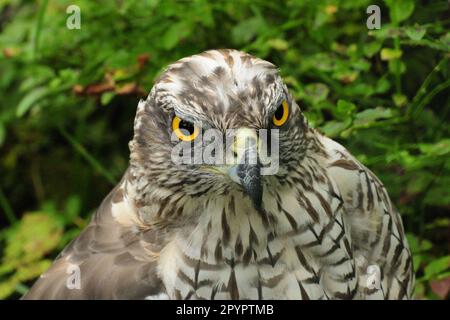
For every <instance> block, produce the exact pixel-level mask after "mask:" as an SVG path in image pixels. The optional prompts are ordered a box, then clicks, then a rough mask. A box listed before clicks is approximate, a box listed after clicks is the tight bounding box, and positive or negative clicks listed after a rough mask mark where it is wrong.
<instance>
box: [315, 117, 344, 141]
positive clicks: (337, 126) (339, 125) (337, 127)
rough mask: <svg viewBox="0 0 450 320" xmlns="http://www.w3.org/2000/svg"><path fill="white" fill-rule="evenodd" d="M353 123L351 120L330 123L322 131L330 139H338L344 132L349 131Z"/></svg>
mask: <svg viewBox="0 0 450 320" xmlns="http://www.w3.org/2000/svg"><path fill="white" fill-rule="evenodd" d="M351 123H352V120H351V119H347V120H345V121H336V120H332V121H328V122H327V123H326V124H325V125H324V126H322V127H321V128H320V129H321V130H322V132H323V133H324V134H325V135H327V136H328V137H330V138H333V137H337V136H338V135H339V134H340V133H341V132H342V131H344V130H345V129H347V128H348V127H349V126H350V125H351Z"/></svg>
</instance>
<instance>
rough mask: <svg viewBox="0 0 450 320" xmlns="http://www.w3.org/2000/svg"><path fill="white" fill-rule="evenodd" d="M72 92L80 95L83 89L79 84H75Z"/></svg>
mask: <svg viewBox="0 0 450 320" xmlns="http://www.w3.org/2000/svg"><path fill="white" fill-rule="evenodd" d="M72 92H73V93H75V94H78V95H81V94H83V92H84V87H83V86H82V85H81V84H76V85H74V86H73V88H72Z"/></svg>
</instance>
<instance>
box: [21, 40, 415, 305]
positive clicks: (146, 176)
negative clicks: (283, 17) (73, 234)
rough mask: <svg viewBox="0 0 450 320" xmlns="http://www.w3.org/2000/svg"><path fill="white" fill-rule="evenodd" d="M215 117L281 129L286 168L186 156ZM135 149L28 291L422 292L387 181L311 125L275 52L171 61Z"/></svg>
mask: <svg viewBox="0 0 450 320" xmlns="http://www.w3.org/2000/svg"><path fill="white" fill-rule="evenodd" d="M207 129H215V130H218V131H219V132H222V133H223V134H224V135H226V132H228V130H229V129H237V130H238V132H241V133H242V132H243V133H242V134H241V135H240V136H239V134H240V133H238V134H237V135H236V141H239V139H241V140H240V141H242V139H244V140H245V139H247V140H248V142H249V143H246V144H245V145H244V146H243V147H242V148H243V149H244V151H245V150H247V149H248V150H250V149H251V148H253V154H254V152H255V143H256V150H257V151H256V152H259V151H258V150H259V147H258V144H259V141H257V140H258V139H259V138H258V136H255V135H252V134H250V133H249V132H255V131H260V130H262V129H267V130H272V129H276V130H277V132H278V148H279V152H278V159H279V164H278V170H277V171H276V172H275V173H273V174H267V175H263V174H261V170H260V169H261V167H262V166H263V164H262V163H261V162H260V161H259V160H258V159H257V161H256V162H254V163H241V162H239V163H238V164H234V165H228V164H217V165H216V164H214V163H212V164H211V163H198V164H196V163H193V164H192V163H191V164H185V163H178V164H177V163H174V161H173V158H172V156H173V148H174V147H175V146H176V145H177V143H178V142H177V141H176V139H175V140H174V139H173V137H174V133H176V135H175V136H176V137H178V139H179V140H182V141H183V142H188V143H189V144H190V145H194V144H195V140H196V139H198V138H197V136H200V134H199V132H202V131H203V130H207ZM240 129H248V130H241V131H239V130H240ZM247 140H246V141H247ZM266 144H267V143H266ZM233 146H235V144H233ZM129 147H130V162H129V168H128V169H127V170H126V172H125V174H124V176H123V178H122V180H121V181H120V183H119V184H118V185H117V186H116V187H115V188H114V189H113V190H112V191H111V193H110V194H109V195H108V196H107V197H106V198H105V199H104V200H103V202H102V204H101V205H100V207H99V208H98V210H97V212H96V213H95V215H94V216H93V218H92V221H91V222H90V223H89V225H88V226H87V227H86V229H85V230H83V231H82V232H81V234H80V235H79V236H78V237H77V238H76V239H75V240H73V241H72V242H71V243H70V244H69V245H68V246H67V247H66V248H65V249H64V250H63V251H62V253H61V254H60V255H59V256H58V257H57V258H56V260H55V262H54V263H53V265H52V266H51V267H50V269H49V270H48V271H47V272H45V273H44V274H43V275H41V277H40V278H39V279H38V280H37V281H36V283H35V284H34V285H33V286H32V288H31V289H30V291H29V292H28V293H27V294H26V295H25V296H24V297H23V298H24V299H299V300H307V299H409V298H412V292H413V285H414V274H413V267H412V259H411V253H410V250H409V248H408V244H407V241H406V237H405V233H404V229H403V225H402V221H401V217H400V215H399V213H398V211H397V210H396V209H395V207H394V205H393V204H392V203H391V201H390V199H389V196H388V194H387V191H386V189H385V187H384V186H383V184H382V183H381V182H380V180H379V179H378V178H377V177H376V176H375V175H374V174H373V173H372V172H371V171H370V170H369V169H367V168H366V167H365V166H364V165H362V164H361V163H360V162H358V160H356V159H355V158H354V157H353V156H352V155H351V154H350V153H349V152H348V151H347V150H346V149H345V148H344V147H343V146H341V145H340V144H338V143H337V142H335V141H333V140H331V139H329V138H327V137H325V136H323V135H322V134H320V133H319V132H318V131H317V130H315V129H313V128H311V127H310V126H309V125H308V122H307V119H306V118H305V116H304V115H303V113H302V110H301V108H300V107H299V105H298V104H297V103H296V102H295V101H294V99H293V96H292V95H291V94H290V93H289V91H288V89H287V87H286V85H285V84H284V83H283V82H282V79H281V77H280V75H279V70H278V68H277V67H276V66H275V65H273V64H272V63H269V62H267V61H264V60H261V59H259V58H256V57H254V56H251V55H249V54H247V53H243V52H240V51H237V50H231V49H222V50H209V51H206V52H203V53H201V54H197V55H193V56H190V57H186V58H183V59H181V60H179V61H177V62H175V63H173V64H171V65H170V66H168V67H167V68H166V69H165V70H164V71H163V73H162V74H161V75H160V76H159V78H158V79H157V80H156V81H155V84H154V86H153V88H152V90H151V92H150V94H149V95H148V97H147V99H146V100H141V101H140V102H139V104H138V108H137V113H136V118H135V122H134V136H133V139H132V140H131V141H130V143H129ZM246 148H247V149H246ZM248 150H247V151H248ZM236 153H237V152H234V154H236ZM245 154H246V153H245V152H244V155H245ZM257 157H258V154H257ZM75 273H76V274H77V276H78V285H75V286H74V285H70V284H71V281H69V279H70V277H73V276H74V274H75ZM72 284H73V283H72Z"/></svg>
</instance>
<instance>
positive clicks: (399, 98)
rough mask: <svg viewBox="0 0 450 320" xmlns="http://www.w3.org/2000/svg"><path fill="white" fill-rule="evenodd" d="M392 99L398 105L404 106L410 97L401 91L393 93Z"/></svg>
mask: <svg viewBox="0 0 450 320" xmlns="http://www.w3.org/2000/svg"><path fill="white" fill-rule="evenodd" d="M392 100H393V101H394V104H395V105H396V106H397V107H403V106H404V105H405V104H406V103H407V102H408V98H407V97H406V96H405V95H404V94H400V93H395V94H393V95H392Z"/></svg>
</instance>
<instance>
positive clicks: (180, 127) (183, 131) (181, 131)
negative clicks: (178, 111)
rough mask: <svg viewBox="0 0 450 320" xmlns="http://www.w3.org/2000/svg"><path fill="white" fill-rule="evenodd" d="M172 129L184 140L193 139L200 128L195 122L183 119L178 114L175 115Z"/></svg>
mask: <svg viewBox="0 0 450 320" xmlns="http://www.w3.org/2000/svg"><path fill="white" fill-rule="evenodd" d="M172 130H173V132H175V134H176V135H177V137H178V139H180V140H182V141H193V140H194V139H195V138H197V136H198V134H199V132H200V130H199V128H197V127H196V126H194V124H192V123H190V122H188V121H185V120H182V119H180V118H179V117H177V116H174V117H173V120H172Z"/></svg>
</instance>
